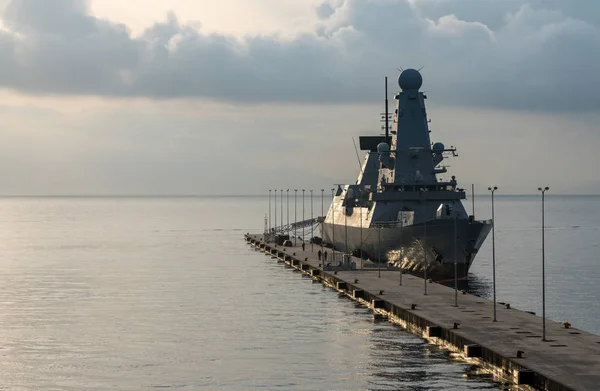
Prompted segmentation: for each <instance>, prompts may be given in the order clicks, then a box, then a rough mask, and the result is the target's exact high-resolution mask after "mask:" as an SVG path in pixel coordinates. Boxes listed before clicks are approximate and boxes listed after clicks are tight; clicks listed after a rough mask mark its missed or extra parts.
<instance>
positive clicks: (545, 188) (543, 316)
mask: <svg viewBox="0 0 600 391" xmlns="http://www.w3.org/2000/svg"><path fill="white" fill-rule="evenodd" d="M548 190H550V188H549V187H548V186H546V187H544V188H541V187H538V191H540V192H541V193H542V341H547V339H546V275H545V273H546V271H545V266H546V265H545V262H546V260H545V248H544V246H545V243H544V195H545V194H546V191H548Z"/></svg>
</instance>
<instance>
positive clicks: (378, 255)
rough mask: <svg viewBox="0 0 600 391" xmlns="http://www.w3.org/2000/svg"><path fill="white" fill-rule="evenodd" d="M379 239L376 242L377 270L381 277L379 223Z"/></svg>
mask: <svg viewBox="0 0 600 391" xmlns="http://www.w3.org/2000/svg"><path fill="white" fill-rule="evenodd" d="M377 233H378V236H379V240H378V244H377V271H378V272H379V278H381V225H380V226H379V229H378V230H377Z"/></svg>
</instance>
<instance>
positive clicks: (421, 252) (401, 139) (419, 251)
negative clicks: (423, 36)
mask: <svg viewBox="0 0 600 391" xmlns="http://www.w3.org/2000/svg"><path fill="white" fill-rule="evenodd" d="M386 84H387V83H386ZM398 84H399V85H400V89H401V92H399V93H397V94H396V95H395V99H396V100H397V104H396V110H395V111H394V112H393V113H391V115H389V114H388V110H387V87H386V114H385V121H386V125H385V131H386V132H385V135H380V136H361V137H360V148H361V150H363V151H367V153H366V158H365V161H364V163H363V164H362V169H361V171H360V173H359V176H358V180H357V181H356V183H355V184H352V185H345V186H341V185H340V186H339V187H338V189H337V192H336V194H335V195H334V198H333V202H332V204H331V206H330V208H329V211H328V213H327V216H326V218H325V220H324V221H322V225H321V227H322V231H323V232H322V237H323V240H324V241H325V242H328V243H331V244H333V246H334V247H335V249H336V250H339V251H341V252H345V253H354V254H355V255H358V254H363V257H365V258H366V257H368V258H370V259H371V260H372V261H380V262H388V263H393V264H395V265H397V266H400V267H402V268H403V269H405V270H407V271H409V272H413V273H417V274H421V273H423V272H424V271H425V270H426V271H427V275H428V277H430V278H433V279H436V280H442V279H451V278H454V277H455V262H456V277H458V278H464V277H466V276H467V273H468V271H469V267H470V266H471V264H472V263H473V260H474V258H475V255H476V254H477V252H478V250H479V248H480V247H481V245H482V244H483V241H484V240H485V238H486V237H487V235H488V233H489V231H490V229H491V221H489V220H487V221H478V220H475V218H474V216H469V215H468V214H467V212H466V211H465V208H464V206H463V204H462V202H461V200H463V199H465V198H466V194H465V191H464V189H461V188H458V187H457V182H456V178H455V177H454V176H452V177H451V179H449V180H443V179H440V178H438V175H439V176H441V175H443V174H446V172H447V168H446V167H443V166H440V163H441V162H442V161H443V160H444V158H446V157H450V156H458V155H457V152H456V149H455V148H454V147H451V148H446V147H445V146H444V144H442V143H440V142H436V143H432V142H431V140H430V137H429V134H430V131H429V126H428V123H429V121H428V120H427V112H426V110H425V99H427V96H426V95H425V94H424V93H423V92H421V91H419V89H420V88H421V85H422V84H423V79H422V77H421V74H420V73H419V72H418V71H417V70H414V69H406V70H404V71H402V72H401V74H400V76H399V77H398ZM388 120H391V121H392V126H391V130H389V128H390V127H389V126H388Z"/></svg>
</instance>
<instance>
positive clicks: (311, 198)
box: [310, 189, 315, 252]
mask: <svg viewBox="0 0 600 391" xmlns="http://www.w3.org/2000/svg"><path fill="white" fill-rule="evenodd" d="M313 218H314V214H313V189H310V219H311V220H312V219H313ZM314 237H315V223H314V222H313V223H311V226H310V251H311V252H314V251H315V248H314V245H315V244H314V243H313V238H314Z"/></svg>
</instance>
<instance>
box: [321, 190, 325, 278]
mask: <svg viewBox="0 0 600 391" xmlns="http://www.w3.org/2000/svg"><path fill="white" fill-rule="evenodd" d="M324 191H325V189H321V218H322V219H323V220H321V260H322V262H323V263H322V265H323V270H325V259H324V258H323V256H324V254H325V253H324V252H323V242H324V241H325V215H324V214H323V210H324V209H323V201H324V197H323V192H324Z"/></svg>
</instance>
